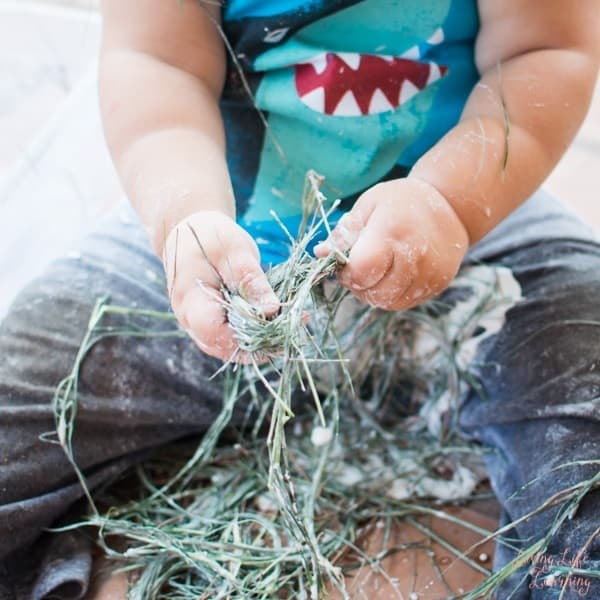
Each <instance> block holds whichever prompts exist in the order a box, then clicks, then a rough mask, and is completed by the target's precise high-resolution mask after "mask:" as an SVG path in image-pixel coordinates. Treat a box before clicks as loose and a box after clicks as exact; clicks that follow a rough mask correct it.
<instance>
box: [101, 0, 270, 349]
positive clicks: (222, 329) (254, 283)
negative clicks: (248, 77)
mask: <svg viewBox="0 0 600 600" xmlns="http://www.w3.org/2000/svg"><path fill="white" fill-rule="evenodd" d="M103 17H104V32H103V44H102V54H101V63H100V96H101V108H102V115H103V122H104V128H105V134H106V138H107V141H108V144H109V147H110V150H111V154H112V156H113V160H114V162H115V165H116V167H117V170H118V172H119V174H120V176H121V180H122V182H123V185H124V187H125V190H126V192H127V194H128V196H129V198H130V200H131V201H132V203H133V205H134V206H135V208H136V210H137V212H138V214H139V215H140V218H141V220H142V222H143V223H144V225H145V226H146V228H147V229H148V231H149V233H150V237H151V239H152V242H153V244H154V248H155V250H156V252H157V253H158V254H159V255H162V256H163V259H164V261H165V267H166V270H167V274H168V277H169V287H170V291H171V301H172V305H173V310H174V311H175V314H176V316H177V318H178V320H179V321H180V323H181V324H182V326H183V327H184V328H185V329H186V330H188V331H189V332H190V334H191V335H192V336H193V337H194V339H195V340H196V341H197V343H198V345H199V346H200V347H201V348H202V349H203V350H205V351H206V352H208V353H209V354H212V355H214V356H218V357H220V358H223V359H227V358H229V357H230V356H231V354H232V352H233V351H234V350H235V348H236V344H235V342H234V340H233V339H232V336H231V331H230V329H229V327H228V326H227V323H226V319H225V315H224V311H223V308H222V305H221V304H220V303H219V301H218V284H217V281H216V280H215V276H214V272H213V270H212V268H211V267H210V265H209V264H208V261H207V260H206V257H205V256H204V255H203V252H202V251H201V250H200V248H199V247H198V244H197V242H196V240H195V238H194V236H193V234H192V232H191V230H190V227H191V228H193V229H194V231H195V232H196V234H197V235H198V237H199V239H200V241H201V243H202V246H203V249H204V251H205V252H206V255H207V257H208V260H209V261H210V263H212V265H213V266H214V267H215V268H216V269H217V270H218V272H219V273H220V275H221V277H222V278H223V279H224V280H225V282H226V283H227V285H228V286H229V287H231V288H238V289H240V290H241V291H242V292H243V293H244V294H245V295H246V296H247V297H248V299H249V300H250V301H253V302H254V303H255V304H256V305H257V306H259V307H260V308H262V309H263V310H264V311H265V312H266V313H267V314H270V313H272V312H274V311H276V310H277V308H278V301H277V298H276V297H275V295H274V294H273V292H272V290H271V288H270V286H269V284H268V282H267V280H266V277H265V275H264V273H263V271H262V269H261V268H260V262H259V253H258V249H257V247H256V244H255V243H254V241H253V240H252V239H251V237H250V236H249V235H248V234H247V233H246V232H245V231H244V230H242V229H241V228H240V227H239V226H238V225H237V224H236V223H235V220H234V219H235V203H234V197H233V191H232V187H231V182H230V179H229V174H228V171H227V165H226V160H225V142H224V133H223V125H222V120H221V115H220V112H219V107H218V99H219V96H220V94H221V90H222V87H223V83H224V76H225V53H224V48H223V43H222V40H221V38H220V34H219V32H218V29H217V27H216V26H215V23H216V22H218V19H219V17H220V15H219V7H218V4H217V3H212V2H203V3H200V2H196V1H195V0H183V1H181V0H135V1H129V0H104V1H103ZM198 281H201V282H202V283H203V284H204V285H199V284H198ZM207 288H209V289H207Z"/></svg>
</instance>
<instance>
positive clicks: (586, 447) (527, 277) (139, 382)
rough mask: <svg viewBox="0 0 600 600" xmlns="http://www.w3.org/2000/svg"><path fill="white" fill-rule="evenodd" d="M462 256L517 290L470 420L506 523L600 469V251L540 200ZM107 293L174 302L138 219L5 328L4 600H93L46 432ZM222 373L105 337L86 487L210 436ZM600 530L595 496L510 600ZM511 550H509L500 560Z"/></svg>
mask: <svg viewBox="0 0 600 600" xmlns="http://www.w3.org/2000/svg"><path fill="white" fill-rule="evenodd" d="M469 260H473V261H482V262H494V263H495V264H501V265H504V266H506V267H508V268H510V269H511V270H512V272H513V275H514V276H515V278H516V279H517V280H518V282H519V283H520V285H521V288H522V292H523V295H524V301H523V302H521V303H519V304H517V305H516V306H514V307H513V308H512V309H511V310H510V311H509V313H508V315H507V320H506V323H505V324H504V326H503V328H502V330H501V331H500V332H499V334H498V335H496V336H494V337H493V338H489V339H488V340H486V344H485V347H484V348H482V349H481V352H484V353H485V355H484V356H483V357H482V360H480V361H478V363H479V364H480V365H481V366H480V369H479V372H478V376H479V378H480V384H481V390H482V393H481V394H480V395H477V394H475V392H472V393H471V395H470V396H469V397H468V399H467V400H466V402H465V404H464V406H463V408H462V411H461V424H462V427H463V429H464V431H465V433H467V434H468V435H471V436H473V437H475V438H476V439H478V440H480V441H481V442H482V443H484V444H487V445H489V446H492V447H493V448H495V449H497V451H496V452H492V453H489V459H488V466H489V470H490V475H491V479H492V485H493V487H494V490H495V492H496V494H497V496H498V499H499V501H500V503H501V505H502V510H503V517H502V518H503V521H504V522H507V523H508V522H511V521H513V520H514V519H517V518H518V517H519V516H521V515H523V514H526V513H528V512H529V511H530V510H532V509H533V508H535V507H537V506H538V505H539V504H540V503H541V502H543V500H544V499H546V498H549V497H550V496H552V494H554V493H556V492H558V491H560V490H562V489H564V488H565V487H567V486H569V485H572V484H574V483H577V482H579V481H582V480H584V479H588V478H590V477H591V476H592V475H594V474H595V473H597V472H598V470H599V467H598V465H581V464H579V465H573V466H571V467H569V468H564V469H560V470H558V471H551V470H552V469H553V467H556V466H557V465H559V464H563V463H567V462H573V461H581V460H590V459H600V244H598V243H597V242H596V241H595V240H594V237H593V235H592V234H591V233H590V232H589V231H588V230H587V229H586V228H585V227H584V226H583V225H582V224H581V223H579V222H578V221H577V220H576V219H575V218H574V217H572V216H571V215H570V214H569V213H567V212H566V211H565V210H564V209H563V208H562V207H561V206H560V205H559V204H557V203H556V202H554V201H553V200H551V199H550V198H549V197H548V196H546V195H544V194H542V193H539V194H537V195H536V196H534V197H533V198H532V199H531V200H530V201H529V202H528V203H527V204H526V205H525V206H524V207H522V208H521V209H520V210H519V211H517V212H516V213H515V214H513V215H512V216H511V217H510V218H509V219H507V220H506V221H505V222H504V223H503V224H502V225H501V226H500V227H498V228H497V229H496V230H495V231H494V232H492V234H490V235H489V236H488V237H487V238H486V239H485V240H484V241H483V242H481V243H480V244H478V245H477V246H476V247H475V248H473V250H472V252H471V253H470V255H469ZM106 295H108V296H110V301H111V303H112V304H117V305H121V306H128V307H137V308H144V309H150V310H158V311H164V310H167V309H168V299H167V297H166V294H165V286H164V274H163V270H162V266H161V264H160V262H159V260H158V259H157V258H156V257H155V255H154V254H153V253H152V251H151V249H150V246H149V243H148V240H147V239H146V236H145V234H144V232H143V230H142V228H141V226H140V225H139V223H138V222H137V220H136V219H135V217H133V216H132V213H131V211H130V210H124V211H123V212H122V214H121V215H120V216H115V217H114V218H112V219H111V220H110V221H108V222H107V223H106V224H104V225H103V226H102V227H101V228H99V230H98V232H97V233H95V234H93V235H92V236H90V237H89V238H88V239H87V240H86V241H85V243H84V244H83V246H82V248H81V250H80V252H79V253H78V254H76V255H75V254H73V255H70V256H68V257H65V258H64V259H61V260H59V261H57V262H56V263H54V264H53V265H52V266H51V267H50V268H49V269H48V270H47V271H46V273H45V274H44V275H43V276H42V277H40V278H38V279H36V280H35V281H33V282H32V283H31V284H30V285H28V286H27V287H26V288H25V289H24V290H22V292H21V293H20V295H19V296H18V297H17V299H16V300H15V302H14V304H13V306H12V308H11V310H10V311H9V314H8V315H7V317H6V318H5V320H4V321H3V323H2V324H1V325H0V357H1V359H2V360H1V362H0V599H1V600H5V599H6V600H9V599H10V600H13V599H29V598H34V599H36V600H37V599H40V598H44V597H47V596H49V595H52V597H53V598H54V597H56V598H81V597H83V596H84V595H85V592H86V589H87V584H88V579H89V573H90V565H91V541H90V540H89V539H87V538H86V536H85V534H84V533H81V532H64V533H47V532H44V530H45V529H46V528H48V527H49V526H51V525H53V524H57V523H60V522H61V521H62V520H67V521H68V519H69V518H72V515H73V514H80V512H78V511H81V510H82V506H81V499H82V494H83V492H82V489H81V486H80V485H79V484H78V482H77V479H76V477H75V474H74V472H73V469H72V467H71V466H70V465H69V463H68V461H67V460H66V458H65V455H64V453H63V451H62V449H61V448H60V447H59V446H58V445H56V444H51V443H48V442H47V441H45V439H44V438H45V437H47V436H46V435H45V434H48V432H51V431H53V429H54V417H53V410H52V407H51V404H50V401H51V399H52V397H53V394H54V390H55V388H56V385H57V384H58V383H59V382H60V381H61V380H62V379H63V378H64V377H65V376H66V375H67V374H68V373H69V372H70V370H71V368H72V366H73V363H74V360H75V357H76V354H77V351H78V348H79V345H80V343H81V340H82V338H83V336H84V334H85V331H86V327H87V323H88V320H89V317H90V314H91V312H92V309H93V307H94V305H95V303H96V301H97V300H98V298H100V297H103V296H106ZM152 322H153V323H155V325H153V326H155V327H160V325H158V324H156V321H152ZM117 366H118V367H117ZM217 368H218V364H217V363H216V362H215V361H213V360H212V359H209V358H207V357H206V356H204V355H203V354H202V353H201V352H200V351H199V350H198V349H197V348H196V347H195V346H194V344H193V343H192V342H191V341H190V340H188V339H187V338H183V337H182V338H161V337H154V338H145V339H143V340H140V339H139V338H131V337H112V338H107V339H105V340H103V341H101V342H99V343H98V344H97V345H95V346H94V347H93V349H92V350H91V352H90V353H89V354H88V356H87V357H86V359H85V361H84V362H83V366H82V369H81V374H80V380H79V402H80V404H79V412H78V416H77V425H76V434H75V437H74V440H73V447H74V454H75V458H76V461H77V463H78V465H79V466H80V468H81V469H82V470H83V472H84V473H85V474H86V477H87V480H88V483H89V485H90V486H92V487H97V486H99V485H101V484H103V483H106V482H108V481H110V480H112V479H114V478H115V477H117V476H118V475H119V474H120V473H122V472H123V471H124V470H125V469H127V468H128V467H129V466H131V465H133V464H135V463H136V462H138V461H140V460H142V459H143V458H144V457H146V456H148V455H149V454H150V453H151V452H152V451H153V450H156V449H157V448H160V447H161V446H162V445H164V444H165V443H167V442H169V441H171V440H175V439H177V438H181V437H183V436H187V435H190V434H201V433H202V432H203V431H205V430H206V428H207V426H208V425H209V424H210V423H212V421H213V419H214V417H215V415H216V413H217V412H218V411H219V409H220V406H221V386H220V383H219V380H216V381H215V380H212V381H209V377H210V376H211V375H212V374H213V373H214V372H215V371H216V369H217ZM234 419H235V417H234ZM536 477H538V478H539V479H538V480H537V481H538V483H536V484H534V485H532V486H529V487H526V488H525V489H524V490H521V488H522V486H523V485H524V484H526V483H527V482H529V481H531V480H533V479H535V478H536ZM519 490H520V491H519ZM517 491H519V493H515V492H517ZM553 517H554V513H552V512H549V513H544V514H542V515H540V516H538V517H536V518H535V519H532V520H529V521H526V522H524V523H522V524H521V525H519V526H518V527H517V528H516V530H514V531H512V532H511V533H510V537H512V538H516V539H517V540H521V541H522V543H523V545H528V544H530V543H531V541H532V540H534V539H536V538H537V537H539V536H540V535H542V534H543V533H544V531H545V528H547V527H548V525H549V523H550V522H551V520H552V518H553ZM599 525H600V497H599V492H597V491H595V492H591V493H589V494H588V495H587V496H586V498H585V499H584V501H583V502H582V504H581V505H580V507H579V510H578V511H577V512H576V514H575V515H574V517H573V518H572V519H570V520H568V521H567V522H566V523H565V525H564V526H563V527H562V528H561V530H560V531H559V532H558V533H557V534H556V535H555V537H554V541H553V543H552V545H551V547H550V548H549V550H548V553H547V556H546V557H545V558H544V561H545V562H543V563H540V564H539V565H528V566H527V567H526V569H525V570H524V571H523V572H522V573H520V574H519V577H518V578H515V579H514V580H513V581H511V582H509V584H508V585H507V587H506V590H509V589H511V590H512V589H513V588H514V587H515V586H518V589H519V591H518V592H517V593H516V594H515V595H514V596H512V597H513V598H554V597H558V595H559V593H560V587H558V584H557V585H555V586H552V585H547V581H546V582H544V581H543V578H541V577H539V575H540V574H542V573H543V568H542V566H543V564H557V565H558V564H561V565H564V564H565V562H568V560H569V559H570V558H575V556H576V555H577V553H578V551H579V550H580V549H581V548H582V547H583V546H584V545H585V544H587V550H586V552H585V553H584V554H583V555H582V556H581V557H579V563H578V564H579V566H581V567H583V568H595V569H600V538H597V539H595V540H592V541H590V540H589V538H590V537H591V536H592V534H593V533H594V532H595V530H596V529H597V528H598V527H599ZM512 557H513V555H511V553H510V552H508V551H507V550H506V549H504V548H501V547H499V549H498V551H497V556H496V565H497V566H502V565H503V564H505V563H506V562H507V561H508V560H510V559H511V558H512ZM560 561H562V562H560ZM536 569H537V571H536ZM545 574H547V572H546V573H545ZM583 592H585V594H586V595H587V597H589V598H590V599H593V598H600V580H589V587H588V586H587V584H584V583H582V582H581V581H579V580H576V582H574V583H572V584H571V585H570V588H569V589H568V590H567V593H566V594H565V595H564V598H571V597H572V598H575V597H581V595H582V593H583ZM508 593H509V592H508V591H507V592H506V594H504V595H502V593H500V595H499V596H498V597H499V598H503V597H508Z"/></svg>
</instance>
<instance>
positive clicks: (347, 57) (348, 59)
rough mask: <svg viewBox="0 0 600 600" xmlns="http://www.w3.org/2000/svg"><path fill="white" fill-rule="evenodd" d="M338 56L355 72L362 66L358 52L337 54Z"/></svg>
mask: <svg viewBox="0 0 600 600" xmlns="http://www.w3.org/2000/svg"><path fill="white" fill-rule="evenodd" d="M336 54H337V56H339V58H341V59H342V60H343V61H344V62H345V63H346V64H347V65H348V66H349V67H350V68H351V69H352V70H353V71H357V70H358V67H359V66H360V54H357V53H356V52H336Z"/></svg>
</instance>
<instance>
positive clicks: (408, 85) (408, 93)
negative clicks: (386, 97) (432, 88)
mask: <svg viewBox="0 0 600 600" xmlns="http://www.w3.org/2000/svg"><path fill="white" fill-rule="evenodd" d="M420 91H421V90H419V88H418V87H417V86H416V85H414V84H413V83H412V82H411V81H409V80H408V79H406V80H405V81H404V83H403V84H402V87H401V88H400V100H399V102H398V104H399V105H400V106H401V105H402V104H404V103H405V102H408V101H409V100H410V99H411V98H412V97H413V96H414V95H415V94H418V93H419V92H420Z"/></svg>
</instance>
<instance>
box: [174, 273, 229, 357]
mask: <svg viewBox="0 0 600 600" xmlns="http://www.w3.org/2000/svg"><path fill="white" fill-rule="evenodd" d="M179 315H180V317H179V321H180V323H181V325H182V326H183V328H184V329H185V330H186V331H187V332H188V333H189V334H190V336H191V337H192V339H193V340H194V341H195V342H196V344H197V345H198V347H199V348H200V349H201V350H202V351H203V352H206V353H207V354H210V355H211V356H214V357H216V358H220V359H221V360H229V359H231V358H232V357H233V356H234V355H235V354H236V352H237V349H238V345H237V342H236V341H235V339H234V337H233V332H232V331H231V328H230V327H229V324H228V323H227V318H226V314H225V309H224V307H223V304H222V303H221V302H220V300H219V297H218V292H217V290H215V289H214V288H211V287H209V286H203V285H202V283H201V282H200V283H198V284H197V286H196V287H195V288H193V289H191V290H190V291H189V292H188V293H187V294H186V297H185V299H184V301H183V303H182V305H181V308H180V311H179Z"/></svg>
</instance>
